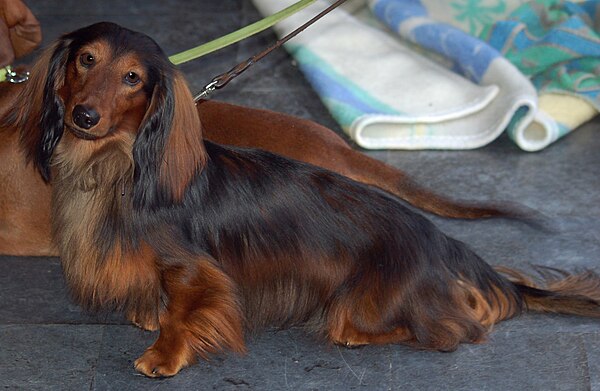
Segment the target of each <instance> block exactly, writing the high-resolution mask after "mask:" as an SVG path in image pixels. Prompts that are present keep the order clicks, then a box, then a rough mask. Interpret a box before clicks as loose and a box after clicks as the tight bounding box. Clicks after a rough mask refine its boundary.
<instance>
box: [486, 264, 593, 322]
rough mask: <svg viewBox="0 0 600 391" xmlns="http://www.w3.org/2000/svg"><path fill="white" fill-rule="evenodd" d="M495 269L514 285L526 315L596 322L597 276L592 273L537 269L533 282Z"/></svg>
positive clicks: (515, 273) (514, 273) (513, 272)
mask: <svg viewBox="0 0 600 391" xmlns="http://www.w3.org/2000/svg"><path fill="white" fill-rule="evenodd" d="M495 269H496V271H498V272H499V273H501V274H502V275H504V276H506V277H507V278H508V279H509V281H511V282H512V283H513V284H514V286H515V287H516V289H517V291H518V292H519V293H520V295H521V296H522V298H523V302H524V304H525V308H526V309H527V310H528V311H534V312H546V313H557V314H567V315H578V316H585V317H593V318H600V276H598V274H596V273H594V272H592V271H589V270H586V271H582V272H579V273H577V274H571V273H568V272H565V271H563V270H559V269H555V268H550V267H540V266H538V267H536V268H535V270H536V272H537V274H538V277H539V278H536V279H534V278H533V277H530V276H527V275H525V274H523V273H521V272H519V271H517V270H514V269H510V268H506V267H496V268H495Z"/></svg>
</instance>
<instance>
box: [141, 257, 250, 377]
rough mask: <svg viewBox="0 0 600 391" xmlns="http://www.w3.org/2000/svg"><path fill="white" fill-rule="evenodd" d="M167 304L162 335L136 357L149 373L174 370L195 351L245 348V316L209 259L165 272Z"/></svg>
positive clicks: (228, 283)
mask: <svg viewBox="0 0 600 391" xmlns="http://www.w3.org/2000/svg"><path fill="white" fill-rule="evenodd" d="M162 278H163V289H164V290H165V293H166V300H167V303H166V309H165V311H163V313H162V314H161V315H160V319H159V323H160V335H159V337H158V340H157V341H156V342H155V343H154V344H153V345H152V346H150V347H149V348H148V349H147V350H146V352H145V353H144V354H143V355H142V356H141V357H140V358H139V359H137V360H136V362H135V368H136V369H137V370H138V371H140V372H142V373H143V374H144V375H146V376H149V377H166V376H173V375H175V374H177V372H179V370H181V369H182V368H184V367H186V366H188V365H190V364H192V363H193V362H194V361H195V359H196V356H197V355H200V356H202V357H203V358H207V356H208V354H210V353H215V352H218V351H221V350H223V349H226V348H228V349H231V350H233V351H236V352H239V353H243V352H244V351H245V345H244V339H243V330H242V316H241V311H240V308H239V304H238V300H237V298H236V295H235V289H234V286H233V283H232V282H231V281H230V280H229V278H228V277H227V276H226V275H225V274H224V273H223V272H222V271H221V270H219V269H218V268H217V267H216V266H214V265H213V264H212V263H211V262H210V261H208V260H199V261H198V262H192V263H185V264H180V265H177V266H175V267H171V268H170V269H168V270H167V271H165V272H163V274H162Z"/></svg>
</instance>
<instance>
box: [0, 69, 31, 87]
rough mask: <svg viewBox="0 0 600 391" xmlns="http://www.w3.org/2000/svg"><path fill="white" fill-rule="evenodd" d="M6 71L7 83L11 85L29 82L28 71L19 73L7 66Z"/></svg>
mask: <svg viewBox="0 0 600 391" xmlns="http://www.w3.org/2000/svg"><path fill="white" fill-rule="evenodd" d="M4 69H5V70H6V76H5V77H6V81H8V82H9V83H13V84H21V83H25V82H26V81H27V80H29V72H27V71H25V72H23V73H17V72H16V71H13V70H12V68H11V66H10V65H7V66H6V67H5V68H4Z"/></svg>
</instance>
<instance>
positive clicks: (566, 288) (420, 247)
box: [9, 23, 600, 377]
mask: <svg viewBox="0 0 600 391" xmlns="http://www.w3.org/2000/svg"><path fill="white" fill-rule="evenodd" d="M40 64H46V66H47V70H46V71H47V72H46V73H45V74H47V77H45V78H43V80H39V81H36V83H39V88H42V89H43V91H44V94H43V107H44V110H43V111H42V112H40V113H39V116H38V117H37V118H32V116H31V113H28V115H27V117H25V116H24V115H23V113H24V112H25V111H23V110H22V109H20V108H14V110H13V111H12V112H11V113H10V115H9V120H11V121H12V122H13V123H14V124H15V125H18V124H21V125H23V126H25V124H26V123H30V121H34V123H36V126H38V127H39V128H38V129H39V130H38V131H31V132H28V133H25V134H24V136H23V138H22V144H23V146H24V148H26V150H27V151H28V153H29V156H30V158H31V160H32V161H33V162H34V163H35V165H36V166H37V167H38V169H39V170H40V172H41V173H42V175H43V176H44V178H46V179H47V180H50V179H51V178H52V184H53V195H52V213H53V230H54V235H55V238H56V241H57V243H58V246H59V249H60V254H61V258H62V264H63V269H64V275H65V278H66V281H67V283H68V285H69V287H70V290H71V292H72V295H73V297H74V298H75V300H76V301H77V302H78V303H79V304H81V305H82V306H83V307H85V308H87V309H90V310H98V309H107V308H108V309H116V310H121V311H124V312H125V313H126V314H127V315H128V317H129V319H131V320H132V321H133V322H135V323H136V324H138V325H140V326H141V327H143V328H146V329H151V330H152V329H160V335H159V337H158V340H157V341H156V342H155V343H154V344H153V345H152V346H151V347H149V348H148V349H147V350H146V352H145V353H144V354H143V355H142V356H141V357H140V358H139V359H138V360H137V361H136V362H135V367H136V368H137V370H139V371H140V372H142V373H144V374H146V375H148V376H152V377H157V376H172V375H174V374H176V373H177V372H178V371H179V370H180V369H181V368H183V367H185V366H186V365H189V364H190V363H192V362H193V361H194V360H195V358H196V356H197V355H200V356H202V357H205V356H207V355H209V354H211V353H214V352H219V351H221V350H223V349H230V350H232V351H235V352H244V350H245V345H244V334H245V333H246V332H248V331H250V330H256V329H259V328H261V327H264V326H275V327H288V326H291V325H297V324H302V325H305V326H306V327H307V328H308V329H309V330H311V331H313V332H314V333H316V334H317V335H320V336H323V337H325V338H326V339H327V340H329V341H331V342H333V343H336V344H341V345H344V346H349V347H352V346H359V345H365V344H383V343H404V344H409V345H412V346H415V347H418V348H426V349H438V350H444V351H448V350H452V349H455V348H456V347H457V345H458V344H460V343H461V342H480V341H482V340H484V338H485V336H486V334H487V333H488V332H489V330H490V328H491V327H492V325H493V324H494V323H496V322H498V321H500V320H503V319H507V318H510V317H512V316H514V315H516V314H518V313H520V312H521V311H522V310H524V309H530V310H535V311H548V312H560V313H566V314H577V315H582V316H593V317H599V316H600V305H599V302H598V300H599V299H600V285H599V281H600V280H599V279H598V277H597V276H596V275H595V274H593V273H591V272H587V273H584V274H580V275H567V276H566V277H565V276H562V275H560V276H559V277H556V278H554V277H552V276H550V280H551V281H550V284H549V285H548V286H547V287H546V288H543V289H542V288H538V287H535V286H534V284H533V282H532V281H530V280H529V279H528V278H526V277H524V276H523V275H521V274H518V273H516V272H514V271H510V270H507V271H505V272H506V273H505V274H506V275H508V277H504V276H502V275H500V274H498V273H497V272H496V271H494V270H493V269H492V268H491V267H490V266H489V265H488V264H486V263H485V262H484V261H483V260H482V259H480V258H479V257H478V256H477V255H476V254H475V253H473V251H471V250H470V249H469V248H468V247H467V246H466V245H465V244H463V243H461V242H459V241H457V240H454V239H452V238H449V237H447V236H445V235H444V234H443V233H441V232H440V231H439V230H438V229H436V227H435V226H434V225H433V224H431V223H430V222H429V221H428V220H426V219H425V218H424V217H422V216H420V215H418V214H416V213H415V212H412V211H411V210H409V209H408V208H407V207H405V206H404V205H403V204H402V203H401V202H400V201H399V199H397V198H395V197H394V196H391V195H389V194H388V193H386V192H383V191H381V190H379V189H376V188H373V187H370V186H367V185H365V184H361V183H358V182H354V181H352V180H350V179H348V178H346V177H343V176H340V175H338V174H335V173H332V172H330V171H327V170H325V169H322V168H318V167H315V166H312V165H309V164H306V163H301V162H298V161H295V160H290V159H287V158H284V157H281V156H278V155H275V154H272V153H269V152H265V151H261V150H253V149H243V148H234V147H225V146H221V145H217V144H215V143H212V142H208V141H205V140H204V141H203V139H202V132H201V129H202V127H201V124H200V121H199V117H198V113H197V111H196V108H195V106H194V102H193V100H192V96H191V94H190V91H189V90H188V87H187V85H186V82H185V81H184V79H183V77H182V75H181V74H180V73H179V72H178V71H177V70H176V69H175V68H174V67H173V66H172V65H171V64H170V63H169V61H168V59H167V57H166V56H165V55H164V54H163V52H162V51H161V49H160V48H159V47H158V46H157V44H156V43H155V42H154V41H153V40H151V39H150V38H148V37H147V36H145V35H143V34H140V33H136V32H133V31H130V30H127V29H124V28H122V27H119V26H117V25H115V24H111V23H99V24H95V25H92V26H89V27H86V28H83V29H80V30H78V31H75V32H73V33H70V34H67V35H65V36H63V37H62V38H61V39H60V40H59V41H58V42H57V43H56V44H55V45H54V46H53V47H52V48H51V49H50V50H48V51H47V52H46V54H45V55H44V58H43V59H42V60H41V61H40ZM547 282H548V281H547Z"/></svg>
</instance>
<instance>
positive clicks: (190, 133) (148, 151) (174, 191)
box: [133, 70, 207, 208]
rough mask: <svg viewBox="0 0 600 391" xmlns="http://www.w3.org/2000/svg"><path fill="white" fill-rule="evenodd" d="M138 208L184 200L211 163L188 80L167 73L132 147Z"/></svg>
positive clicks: (154, 93)
mask: <svg viewBox="0 0 600 391" xmlns="http://www.w3.org/2000/svg"><path fill="white" fill-rule="evenodd" d="M133 159H134V161H135V174H134V183H135V185H134V205H135V206H136V207H142V208H153V207H157V206H158V205H160V204H163V203H164V202H167V203H172V202H175V203H179V202H181V201H182V200H183V198H184V194H185V190H186V189H187V187H188V185H189V183H190V182H191V181H192V179H193V178H194V177H195V176H196V174H197V173H199V172H200V171H202V168H203V167H204V165H205V164H206V159H207V156H206V151H205V149H204V142H203V140H202V129H201V125H200V118H199V116H198V111H197V110H196V105H195V103H194V98H193V97H192V94H191V93H190V90H189V89H188V87H187V83H186V82H185V79H184V78H183V76H182V75H181V74H180V73H179V72H178V71H176V70H172V74H171V75H168V74H166V75H164V74H163V75H162V77H161V80H160V81H159V82H158V83H157V85H156V86H155V88H154V91H153V94H152V99H151V102H150V105H149V108H148V111H147V112H146V116H145V117H144V120H143V121H142V125H141V126H140V129H139V132H138V136H137V138H136V140H135V144H134V147H133Z"/></svg>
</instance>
